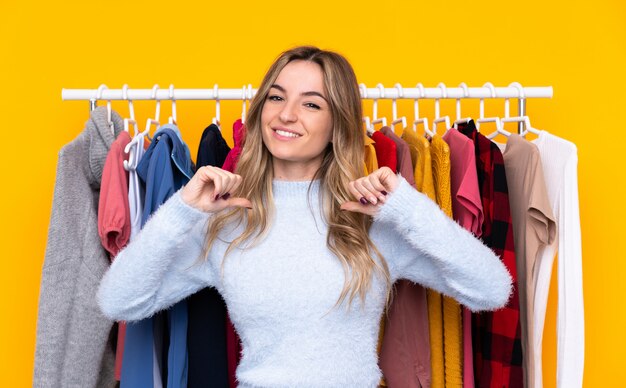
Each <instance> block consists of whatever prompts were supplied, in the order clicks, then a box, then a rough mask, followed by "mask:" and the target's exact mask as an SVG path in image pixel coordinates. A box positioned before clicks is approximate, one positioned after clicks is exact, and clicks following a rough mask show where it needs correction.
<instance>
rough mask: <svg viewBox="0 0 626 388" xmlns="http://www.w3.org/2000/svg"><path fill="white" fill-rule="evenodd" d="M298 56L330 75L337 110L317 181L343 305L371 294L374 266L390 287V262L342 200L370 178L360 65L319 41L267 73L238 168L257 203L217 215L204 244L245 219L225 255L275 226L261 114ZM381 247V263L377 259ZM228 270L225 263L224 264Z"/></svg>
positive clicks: (288, 54) (327, 81) (246, 192)
mask: <svg viewBox="0 0 626 388" xmlns="http://www.w3.org/2000/svg"><path fill="white" fill-rule="evenodd" d="M295 60H303V61H311V62H314V63H317V64H318V65H319V66H320V67H321V69H322V73H323V77H324V92H325V94H326V96H327V99H328V101H329V105H330V110H331V115H332V123H333V124H332V126H333V128H332V140H331V143H330V144H329V145H328V147H326V150H325V151H324V157H323V161H322V164H321V167H320V169H319V170H318V171H317V173H316V174H315V177H314V179H320V194H321V195H320V196H321V201H322V202H321V203H322V207H323V215H324V217H325V220H326V222H327V223H328V236H327V238H326V241H327V245H328V248H329V249H330V250H331V251H332V252H333V253H334V254H335V255H336V256H337V258H338V259H339V260H340V262H341V264H342V265H343V269H344V273H345V276H346V281H345V283H344V288H343V290H342V292H341V295H340V296H339V299H338V301H337V305H338V304H340V303H341V302H342V301H343V300H345V299H346V297H348V296H349V304H351V303H352V301H353V299H354V297H355V296H356V295H359V296H360V297H361V299H362V300H364V299H365V295H366V292H367V291H368V290H369V288H370V287H371V279H372V276H373V275H374V274H375V272H378V274H379V275H382V278H383V279H384V281H385V282H386V285H387V289H388V290H389V288H390V286H391V281H390V276H389V269H388V267H387V263H386V261H385V260H384V258H383V257H382V255H381V254H380V252H379V251H378V249H377V248H376V246H375V245H374V243H373V242H372V240H371V239H370V237H369V234H368V231H369V228H370V226H371V219H370V217H368V216H366V215H364V214H361V213H356V212H350V211H342V210H340V205H341V204H342V203H344V202H347V201H353V200H354V198H353V197H352V195H351V193H350V192H349V190H348V182H350V181H353V180H355V179H357V178H359V177H361V176H363V167H364V165H363V159H364V137H363V136H364V134H363V130H362V108H361V98H360V95H359V88H358V84H357V80H356V76H355V74H354V71H353V69H352V67H351V66H350V64H349V63H348V61H347V60H346V59H345V58H344V57H343V56H341V55H340V54H337V53H334V52H331V51H324V50H320V49H318V48H316V47H310V46H303V47H296V48H293V49H291V50H288V51H285V52H283V53H282V54H281V55H279V56H278V58H277V59H276V60H275V61H274V63H273V64H272V65H271V67H270V68H269V70H268V72H267V73H266V74H265V77H264V78H263V81H262V82H261V85H260V86H259V89H258V91H257V94H256V95H255V97H254V99H253V100H252V103H251V105H250V110H249V112H248V115H247V118H246V132H245V137H244V142H243V148H242V152H241V155H240V158H239V161H238V164H237V168H236V171H235V172H236V173H237V174H239V175H241V177H242V178H243V181H242V183H241V185H240V187H239V188H238V190H237V192H236V193H232V194H233V195H236V196H240V197H243V198H247V199H249V200H250V201H251V202H252V209H250V210H247V211H246V210H245V209H242V208H233V209H229V210H227V211H224V212H223V213H220V214H218V215H216V216H215V217H214V218H212V220H211V222H210V224H209V227H208V231H207V239H206V245H205V251H204V253H205V256H206V254H208V251H209V249H210V247H211V245H212V244H213V242H214V241H215V239H216V238H217V236H218V234H219V231H220V230H221V229H222V228H223V227H224V226H225V225H227V224H228V223H231V222H234V223H243V225H245V228H244V231H243V233H242V234H241V235H240V236H238V237H237V238H235V239H234V240H233V241H231V242H230V245H229V247H228V249H227V251H226V255H228V253H229V252H230V251H231V250H232V249H234V248H235V247H240V246H242V245H243V244H244V243H246V245H248V242H249V243H250V244H251V245H254V243H256V242H258V241H259V240H261V239H262V238H263V237H264V236H265V234H266V233H267V231H268V228H269V225H270V222H271V216H272V214H273V212H274V204H273V196H272V180H273V178H274V171H273V165H272V155H271V153H270V152H269V151H268V149H267V148H266V147H265V144H264V143H263V139H262V133H261V129H262V128H261V113H262V110H263V105H264V103H265V101H266V99H267V96H268V94H269V91H270V87H271V86H272V85H273V84H274V83H275V81H276V79H277V77H278V75H279V73H280V72H281V70H282V69H283V68H284V67H285V66H286V65H287V64H288V63H290V62H292V61H295ZM372 253H375V254H376V255H377V256H378V257H379V258H380V261H377V260H375V259H373V258H372ZM222 268H223V263H222Z"/></svg>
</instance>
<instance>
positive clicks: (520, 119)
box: [502, 82, 540, 137]
mask: <svg viewBox="0 0 626 388" xmlns="http://www.w3.org/2000/svg"><path fill="white" fill-rule="evenodd" d="M509 87H514V88H516V89H517V92H518V95H517V97H518V99H520V100H524V99H525V98H526V96H525V95H524V88H523V87H522V85H521V84H520V83H519V82H512V83H511V84H510V85H509ZM507 101H508V100H507ZM507 111H508V109H507ZM502 122H503V123H511V122H517V123H524V127H523V130H522V132H521V133H520V134H519V135H520V136H522V137H525V136H526V135H527V134H528V133H529V132H530V133H534V134H535V135H537V136H539V133H540V131H539V130H538V129H536V128H533V127H532V126H531V125H530V119H529V118H528V116H517V117H508V118H505V119H502Z"/></svg>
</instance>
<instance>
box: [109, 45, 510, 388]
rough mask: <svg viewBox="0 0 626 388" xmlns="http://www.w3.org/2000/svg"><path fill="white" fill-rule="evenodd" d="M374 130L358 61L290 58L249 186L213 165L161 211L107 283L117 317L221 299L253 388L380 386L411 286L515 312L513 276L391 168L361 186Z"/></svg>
mask: <svg viewBox="0 0 626 388" xmlns="http://www.w3.org/2000/svg"><path fill="white" fill-rule="evenodd" d="M361 118H362V112H361V100H360V96H359V89H358V85H357V80H356V77H355V75H354V72H353V70H352V68H351V66H350V64H349V63H348V62H347V61H346V59H345V58H344V57H342V56H341V55H339V54H336V53H333V52H329V51H322V50H319V49H317V48H314V47H298V48H295V49H292V50H289V51H286V52H284V53H283V54H281V55H280V56H279V57H278V59H277V60H276V61H275V62H274V64H273V65H272V66H271V67H270V69H269V71H268V73H267V74H266V76H265V78H264V79H263V82H262V83H261V85H260V87H259V90H258V93H257V94H256V96H255V98H254V100H253V102H252V105H251V108H250V111H249V114H248V117H247V121H246V135H245V143H244V146H243V150H242V153H241V156H240V160H239V164H238V166H237V170H236V173H235V174H232V173H229V172H226V171H223V170H221V169H219V168H215V167H202V168H201V169H199V170H198V171H197V173H196V174H195V175H194V177H193V179H192V180H191V181H190V182H189V183H188V184H187V185H186V186H185V187H184V188H183V189H181V190H180V191H179V192H177V193H176V194H175V195H174V196H172V198H171V199H170V200H168V201H167V202H166V203H165V204H163V206H161V208H160V209H159V210H158V211H157V212H156V213H155V214H154V215H153V217H152V218H151V219H150V220H149V221H148V222H147V223H146V225H145V227H144V229H143V230H142V231H141V233H140V234H139V235H138V237H137V238H136V240H135V241H134V242H133V243H131V244H130V245H128V246H127V247H126V249H124V250H123V251H122V252H121V253H120V254H119V255H118V256H117V258H116V260H115V261H114V262H113V264H112V265H111V268H110V269H109V271H108V272H107V274H106V275H105V277H104V278H103V280H102V283H101V285H100V289H99V292H98V300H99V304H100V306H101V309H102V311H103V312H104V314H105V315H106V316H108V317H110V318H111V319H115V320H126V321H132V320H138V319H142V318H146V317H149V316H151V315H152V314H154V313H155V312H157V311H159V310H162V309H165V308H167V307H169V306H171V305H173V304H174V303H176V302H177V301H179V300H181V299H183V298H185V297H186V296H188V295H190V294H193V293H194V292H196V291H198V290H199V289H201V288H204V287H207V286H213V287H215V288H216V289H217V290H218V291H219V292H220V293H221V294H222V296H223V297H224V299H225V301H226V303H227V306H228V311H229V313H230V316H231V319H232V321H233V323H234V324H235V327H236V329H237V332H238V333H239V335H240V337H241V340H242V345H243V355H242V359H241V363H240V365H239V367H238V369H237V379H238V381H239V386H240V387H375V386H377V384H378V382H379V381H380V377H381V373H380V370H379V368H378V364H377V353H376V345H377V339H378V330H379V327H378V325H379V322H380V317H381V314H382V313H383V310H384V307H385V304H386V302H387V301H388V295H389V293H390V287H391V284H393V282H395V281H396V280H397V279H399V278H406V279H410V280H412V281H414V282H417V283H421V284H423V285H425V286H426V287H431V288H433V289H435V290H437V291H439V292H441V293H443V294H446V295H449V296H451V297H453V298H455V299H457V300H458V301H459V302H460V303H462V304H464V305H465V306H467V307H469V308H470V309H472V310H474V311H476V310H493V309H496V308H499V307H501V306H504V305H505V304H506V302H507V300H508V297H509V293H510V289H511V278H510V276H509V274H508V272H507V270H506V268H505V267H504V265H503V264H501V262H500V260H499V259H498V257H497V256H495V255H494V254H493V252H492V251H491V250H490V249H488V248H487V247H486V246H484V245H483V244H482V243H481V242H480V241H479V240H477V239H476V238H474V236H472V235H471V234H470V233H469V232H467V231H465V230H464V229H462V228H461V227H460V226H459V225H458V224H456V223H455V222H454V221H453V220H451V219H449V218H447V217H446V216H445V215H444V214H443V213H442V212H441V211H440V210H439V208H438V207H437V205H436V204H434V203H433V202H432V201H430V200H429V199H428V198H427V197H426V196H424V195H422V194H420V193H418V192H417V191H416V190H414V189H413V188H412V187H411V186H410V185H409V184H408V183H407V182H406V181H405V180H404V179H403V178H401V177H399V176H398V175H396V174H395V173H394V172H393V171H391V170H390V169H388V168H381V169H379V170H377V171H374V172H373V173H371V174H370V175H367V176H363V175H364V168H363V150H364V133H363V129H362V121H361V120H362V119H361Z"/></svg>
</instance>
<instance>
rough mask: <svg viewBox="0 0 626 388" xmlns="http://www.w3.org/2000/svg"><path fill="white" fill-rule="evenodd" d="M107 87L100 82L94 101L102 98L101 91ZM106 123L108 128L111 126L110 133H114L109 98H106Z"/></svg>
mask: <svg viewBox="0 0 626 388" xmlns="http://www.w3.org/2000/svg"><path fill="white" fill-rule="evenodd" d="M105 89H108V86H106V85H105V84H101V85H100V86H98V91H97V92H96V101H98V100H101V99H102V92H103V91H104V90H105ZM107 124H109V128H111V133H113V135H115V126H114V125H113V120H112V119H111V100H107Z"/></svg>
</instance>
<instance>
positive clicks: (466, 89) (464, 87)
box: [456, 82, 469, 120]
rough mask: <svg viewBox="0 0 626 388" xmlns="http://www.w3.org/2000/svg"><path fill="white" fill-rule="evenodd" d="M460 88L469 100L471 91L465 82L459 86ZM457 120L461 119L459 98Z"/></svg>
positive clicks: (457, 101)
mask: <svg viewBox="0 0 626 388" xmlns="http://www.w3.org/2000/svg"><path fill="white" fill-rule="evenodd" d="M459 87H460V88H463V97H464V98H467V97H469V89H468V88H467V84H465V82H461V83H460V84H459ZM456 119H457V120H460V119H461V99H460V98H457V99H456Z"/></svg>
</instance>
